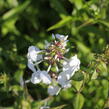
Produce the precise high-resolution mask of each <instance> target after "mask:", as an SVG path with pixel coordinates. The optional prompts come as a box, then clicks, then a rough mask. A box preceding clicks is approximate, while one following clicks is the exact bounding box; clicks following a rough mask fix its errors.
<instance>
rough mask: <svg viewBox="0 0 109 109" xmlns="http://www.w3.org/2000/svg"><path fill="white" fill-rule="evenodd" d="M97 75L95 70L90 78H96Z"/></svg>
mask: <svg viewBox="0 0 109 109" xmlns="http://www.w3.org/2000/svg"><path fill="white" fill-rule="evenodd" d="M97 77H98V73H97V72H96V70H95V71H94V73H93V74H92V76H91V79H97Z"/></svg>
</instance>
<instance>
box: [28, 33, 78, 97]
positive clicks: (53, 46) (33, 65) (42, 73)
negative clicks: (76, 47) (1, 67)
mask: <svg viewBox="0 0 109 109" xmlns="http://www.w3.org/2000/svg"><path fill="white" fill-rule="evenodd" d="M52 37H53V41H52V42H51V43H48V44H47V46H46V47H45V50H40V49H39V48H37V47H35V46H30V47H29V48H28V54H27V58H28V67H29V69H31V70H32V71H33V73H32V76H31V82H32V83H33V84H38V83H41V82H42V83H44V84H47V85H48V93H49V94H50V95H58V93H59V92H60V90H61V89H62V88H69V87H71V77H72V76H73V75H74V73H75V72H76V71H78V70H79V69H80V60H79V59H78V58H77V55H75V56H73V57H71V58H70V59H67V58H65V57H64V54H65V53H66V51H67V49H66V45H67V42H68V40H67V38H68V36H64V35H59V34H56V35H54V34H53V35H52ZM43 62H46V63H48V69H46V70H40V68H39V64H41V63H43ZM52 67H55V69H56V70H55V71H52Z"/></svg>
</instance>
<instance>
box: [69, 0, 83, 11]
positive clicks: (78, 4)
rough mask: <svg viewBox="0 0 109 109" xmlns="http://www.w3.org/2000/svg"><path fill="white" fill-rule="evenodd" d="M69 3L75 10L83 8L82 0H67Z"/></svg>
mask: <svg viewBox="0 0 109 109" xmlns="http://www.w3.org/2000/svg"><path fill="white" fill-rule="evenodd" d="M69 1H70V2H71V3H74V4H75V6H76V8H77V9H81V8H82V6H83V2H82V0H69Z"/></svg>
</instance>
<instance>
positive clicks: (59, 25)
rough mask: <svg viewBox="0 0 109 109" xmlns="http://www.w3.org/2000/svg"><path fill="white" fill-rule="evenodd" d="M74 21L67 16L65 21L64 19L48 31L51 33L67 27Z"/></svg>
mask: <svg viewBox="0 0 109 109" xmlns="http://www.w3.org/2000/svg"><path fill="white" fill-rule="evenodd" d="M72 20H73V18H72V17H71V16H67V17H65V18H64V19H62V20H61V21H59V22H58V23H56V24H55V25H53V26H51V27H49V28H48V29H47V31H51V30H54V29H57V28H60V27H62V26H64V25H66V24H67V23H69V22H71V21H72Z"/></svg>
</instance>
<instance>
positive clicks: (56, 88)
mask: <svg viewBox="0 0 109 109" xmlns="http://www.w3.org/2000/svg"><path fill="white" fill-rule="evenodd" d="M60 90H61V88H60V87H59V86H51V85H50V86H49V87H48V93H49V94H50V95H52V96H53V95H58V93H59V92H60Z"/></svg>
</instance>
